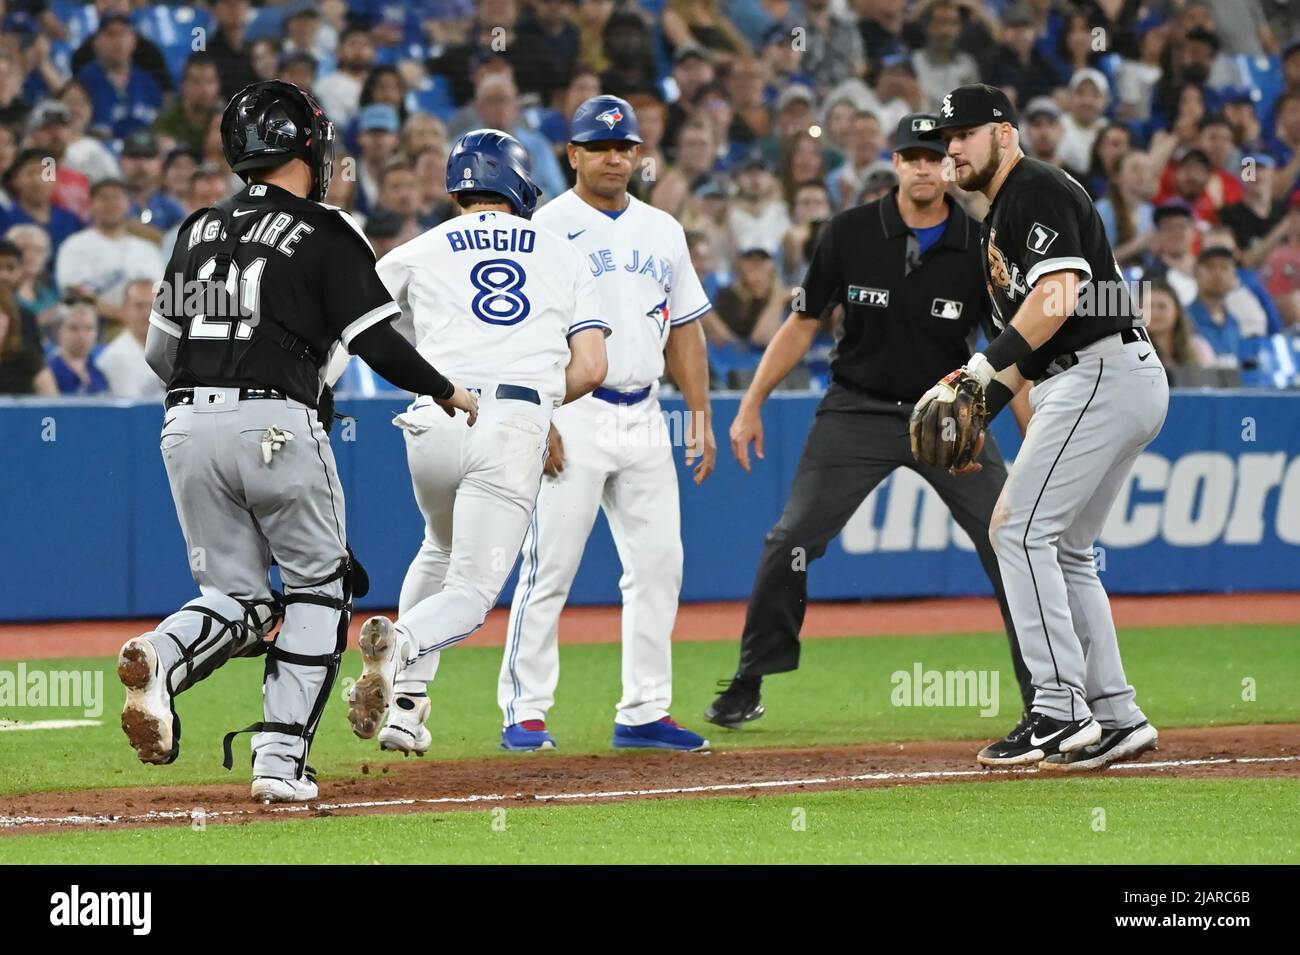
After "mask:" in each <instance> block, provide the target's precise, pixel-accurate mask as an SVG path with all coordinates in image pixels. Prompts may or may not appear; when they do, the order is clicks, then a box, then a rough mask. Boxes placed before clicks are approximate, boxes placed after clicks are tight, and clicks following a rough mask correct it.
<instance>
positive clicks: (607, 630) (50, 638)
mask: <svg viewBox="0 0 1300 955" xmlns="http://www.w3.org/2000/svg"><path fill="white" fill-rule="evenodd" d="M1111 606H1112V607H1113V608H1114V613H1115V622H1116V624H1117V625H1118V626H1119V627H1120V628H1129V627H1177V626H1188V625H1196V624H1200V625H1212V624H1233V623H1257V624H1277V623H1287V624H1297V625H1300V595H1297V594H1294V593H1259V594H1185V595H1177V596H1143V597H1112V598H1111ZM367 615H368V614H367V613H366V612H362V613H358V614H357V615H356V617H355V618H354V619H353V621H352V637H351V645H352V646H353V647H355V646H356V642H357V631H358V630H360V628H361V623H362V621H363V620H364V619H365V618H366V616H367ZM507 616H508V610H507V609H505V608H498V609H496V610H494V611H492V613H491V614H490V615H489V616H488V619H487V623H486V624H484V625H483V629H482V630H480V631H479V632H478V633H476V634H474V636H473V645H474V646H504V645H505V635H506V618H507ZM744 621H745V605H744V604H743V603H697V604H683V605H682V607H681V610H680V611H679V613H678V615H677V626H676V628H675V629H674V631H673V639H674V640H737V641H738V640H739V639H740V631H741V628H742V626H743V625H744ZM156 623H157V621H155V620H149V621H141V620H87V621H77V622H72V623H64V622H60V623H15V624H0V660H39V659H49V658H53V657H98V656H110V655H114V654H116V653H117V651H118V650H119V649H120V648H121V646H122V644H123V643H125V642H126V641H127V640H129V639H130V638H131V637H134V636H137V635H139V634H140V633H142V632H144V631H146V630H148V629H149V628H150V627H152V626H154V625H155V624H156ZM1001 629H1002V617H1001V615H1000V614H999V613H998V605H997V603H996V601H994V600H993V599H992V598H983V597H964V598H945V599H942V600H881V601H870V602H866V601H863V602H857V603H813V604H809V606H808V615H807V618H806V620H805V622H804V628H803V635H804V637H805V638H809V637H858V636H889V635H906V634H924V633H976V632H979V631H988V630H994V631H996V630H1001ZM560 639H561V641H562V642H563V643H566V644H570V643H617V642H618V640H619V608H618V607H573V608H570V609H568V610H565V611H564V615H563V617H562V618H561V622H560Z"/></svg>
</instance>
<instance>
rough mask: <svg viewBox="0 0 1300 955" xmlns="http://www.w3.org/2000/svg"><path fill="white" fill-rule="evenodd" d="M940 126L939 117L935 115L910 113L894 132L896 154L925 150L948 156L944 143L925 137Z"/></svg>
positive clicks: (901, 120) (899, 122)
mask: <svg viewBox="0 0 1300 955" xmlns="http://www.w3.org/2000/svg"><path fill="white" fill-rule="evenodd" d="M937 125H939V117H938V116H936V115H935V114H934V113H908V114H907V115H906V116H904V117H903V118H902V119H900V120H899V121H898V128H897V129H895V130H894V152H896V153H901V152H906V151H907V150H909V149H924V150H926V151H928V152H932V153H936V154H938V155H940V156H946V155H947V154H948V151H947V149H945V148H944V145H943V143H941V142H939V140H937V139H933V138H927V137H926V136H925V134H926V133H928V132H929V131H930V130H932V129H934V128H935V127H936V126H937Z"/></svg>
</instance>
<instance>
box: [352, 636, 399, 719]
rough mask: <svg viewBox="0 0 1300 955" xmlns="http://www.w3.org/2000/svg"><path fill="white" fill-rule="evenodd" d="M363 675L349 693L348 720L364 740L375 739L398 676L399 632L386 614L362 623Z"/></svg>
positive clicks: (391, 699)
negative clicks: (397, 632)
mask: <svg viewBox="0 0 1300 955" xmlns="http://www.w3.org/2000/svg"><path fill="white" fill-rule="evenodd" d="M361 660H362V663H363V668H362V670H361V678H360V679H358V680H357V682H356V683H355V684H353V686H352V691H351V692H350V693H348V720H349V722H351V723H352V732H354V733H356V734H357V736H359V737H360V738H361V739H373V738H374V736H375V734H376V733H377V732H379V727H380V725H381V723H382V722H383V719H384V714H385V713H387V712H388V706H389V704H390V703H392V701H393V681H394V680H395V679H396V678H397V665H398V663H399V662H400V661H399V660H398V655H397V634H396V632H395V631H394V629H393V622H392V621H391V620H389V619H388V618H387V617H371V618H370V619H369V620H367V621H366V622H365V623H363V624H362V625H361Z"/></svg>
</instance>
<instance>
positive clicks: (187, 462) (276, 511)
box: [151, 388, 346, 778]
mask: <svg viewBox="0 0 1300 955" xmlns="http://www.w3.org/2000/svg"><path fill="white" fill-rule="evenodd" d="M272 427H276V428H279V429H281V430H282V431H283V432H284V433H286V434H290V435H292V436H293V437H292V439H290V440H287V441H285V442H284V443H283V445H282V446H281V447H280V448H279V449H278V450H276V451H274V452H273V453H272V454H271V460H270V463H269V464H268V463H267V461H266V460H265V457H264V452H263V444H262V442H263V438H264V437H265V435H266V433H267V429H268V428H272ZM161 446H162V455H163V461H164V462H165V464H166V467H167V477H168V479H169V481H170V482H171V490H172V498H173V500H174V501H175V503H176V514H177V517H178V518H179V520H180V524H181V531H182V532H183V533H184V535H185V544H186V547H187V550H188V554H189V562H190V568H191V570H192V571H193V573H194V580H195V581H196V582H197V583H198V585H199V590H200V591H201V594H202V595H201V596H200V597H199V599H197V600H195V601H192V602H191V603H190V604H188V605H187V606H186V608H183V609H182V610H181V611H179V612H178V613H176V614H173V615H172V616H171V617H169V618H167V620H165V621H163V623H162V624H161V625H160V626H159V628H158V631H157V633H155V634H154V635H153V636H152V637H151V640H152V641H153V643H154V645H155V647H156V648H157V650H158V653H159V656H160V658H161V663H162V665H163V667H164V669H165V670H167V671H172V670H174V669H175V668H176V667H177V666H178V664H180V665H181V668H182V670H184V669H186V667H184V657H185V655H186V650H189V651H190V652H191V654H193V653H194V652H195V651H201V653H202V655H203V656H204V659H203V660H202V661H200V662H201V663H202V664H204V665H203V666H202V667H201V672H200V673H199V674H198V678H199V679H201V678H202V677H203V676H206V675H208V673H210V672H211V671H212V670H214V669H216V667H217V666H220V665H221V664H222V663H224V662H225V659H226V658H227V657H228V656H229V655H230V653H231V648H230V647H228V646H220V645H218V646H212V645H211V644H212V641H211V640H207V641H206V642H205V639H206V638H207V637H208V634H209V633H211V632H212V631H213V627H212V621H211V617H210V616H207V615H205V614H204V613H203V611H204V610H210V611H213V612H215V613H216V614H218V615H219V616H221V617H223V618H225V619H231V618H232V617H233V618H234V619H240V618H241V615H242V607H241V605H240V604H239V603H238V601H236V600H234V599H232V598H240V599H242V600H244V601H262V600H269V599H270V596H271V590H270V580H269V576H268V575H269V572H270V568H271V563H272V561H273V560H274V561H275V562H276V563H277V564H279V567H280V576H281V580H282V583H283V586H284V591H285V595H286V596H290V595H292V594H295V593H296V594H314V595H317V596H321V597H328V598H333V599H335V600H339V601H341V600H342V597H343V584H342V581H341V579H339V578H337V577H335V579H333V580H329V581H328V582H326V583H320V581H326V580H327V578H329V577H331V576H332V575H335V574H336V573H337V571H338V570H339V568H340V565H341V562H342V561H344V560H345V558H346V531H345V527H346V524H345V513H344V507H343V488H342V486H341V485H340V484H339V479H338V474H337V471H336V469H335V465H334V454H333V452H332V451H331V450H330V444H329V436H328V435H326V434H325V431H324V429H323V428H322V427H321V425H320V421H319V420H318V419H317V417H316V412H315V410H314V409H312V408H309V407H307V406H306V405H304V404H302V403H300V402H297V401H292V400H276V399H259V400H248V401H240V400H239V391H238V389H233V388H196V389H195V401H194V404H192V405H179V406H177V407H174V408H171V409H169V410H168V411H167V413H166V417H165V420H164V423H163V433H162V441H161ZM340 613H341V611H340V610H337V609H333V608H331V607H326V606H321V605H318V604H310V603H290V604H289V605H288V606H287V608H286V610H285V619H284V625H283V627H282V628H281V630H280V634H279V637H278V638H277V639H276V647H277V648H278V649H279V650H282V651H287V652H290V653H295V654H302V655H306V656H316V655H321V654H329V653H332V652H333V651H334V648H335V644H336V641H337V639H338V623H339V617H340ZM205 621H206V623H205ZM233 639H234V643H235V652H240V651H242V650H244V649H247V647H246V646H239V643H240V641H239V639H238V634H236V635H234V638H233ZM190 669H193V667H190ZM179 682H180V680H179V679H175V678H174V679H173V689H176V684H177V683H179ZM325 684H326V670H325V668H323V667H320V666H307V665H300V664H297V663H291V662H287V661H283V660H279V661H276V662H275V664H274V666H272V667H270V668H268V676H267V679H266V683H265V687H264V701H263V707H264V719H265V721H266V722H277V723H289V724H293V723H301V724H304V725H307V724H308V723H309V718H310V716H311V714H312V713H313V710H314V709H315V708H316V706H317V698H318V697H319V696H320V695H321V693H322V692H327V690H328V688H327V687H326V685H325ZM188 685H189V681H188V680H187V681H185V683H184V685H183V686H182V687H181V688H182V689H183V688H184V686H188ZM322 702H323V701H322ZM309 729H314V726H312V727H309ZM308 735H310V733H309V734H308ZM252 746H253V753H254V762H253V772H254V775H258V776H277V777H281V778H296V777H298V776H300V775H301V774H302V771H303V767H304V765H305V760H306V756H307V747H308V742H307V740H305V739H304V738H303V737H296V736H290V735H286V734H282V733H258V734H257V735H255V736H254V737H253V741H252Z"/></svg>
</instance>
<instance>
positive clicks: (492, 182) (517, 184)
mask: <svg viewBox="0 0 1300 955" xmlns="http://www.w3.org/2000/svg"><path fill="white" fill-rule="evenodd" d="M447 192H448V194H450V195H453V196H454V195H456V194H457V193H459V192H491V193H495V194H496V195H498V196H501V197H502V198H503V199H505V200H506V201H507V202H509V203H510V207H511V208H512V209H513V210H514V212H515V215H517V216H523V217H524V218H525V219H528V218H531V217H532V214H533V210H534V209H536V208H537V200H538V198H539V197H540V196H541V194H542V190H541V189H539V188H538V187H537V184H536V183H535V182H533V161H532V160H531V159H530V158H529V157H528V150H527V149H525V148H524V147H523V144H522V143H521V142H519V140H517V139H515V138H514V137H513V136H511V135H510V134H509V133H503V132H501V130H499V129H475V130H471V131H470V132H468V133H466V134H465V135H464V136H462V137H460V139H458V140H456V145H454V146H452V147H451V153H450V154H449V155H448V156H447Z"/></svg>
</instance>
